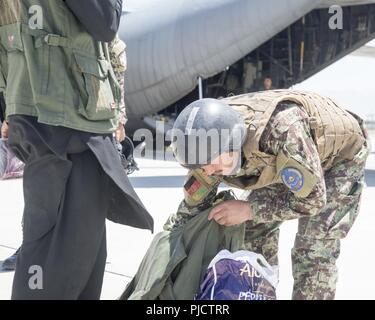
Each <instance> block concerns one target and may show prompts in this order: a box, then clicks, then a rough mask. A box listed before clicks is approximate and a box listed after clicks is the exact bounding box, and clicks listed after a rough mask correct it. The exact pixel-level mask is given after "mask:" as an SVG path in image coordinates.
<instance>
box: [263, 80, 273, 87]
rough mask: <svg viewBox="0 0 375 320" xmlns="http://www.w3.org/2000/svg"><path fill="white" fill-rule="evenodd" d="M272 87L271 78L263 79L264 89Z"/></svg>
mask: <svg viewBox="0 0 375 320" xmlns="http://www.w3.org/2000/svg"><path fill="white" fill-rule="evenodd" d="M271 87H272V80H271V79H270V78H266V79H264V89H266V90H270V89H271Z"/></svg>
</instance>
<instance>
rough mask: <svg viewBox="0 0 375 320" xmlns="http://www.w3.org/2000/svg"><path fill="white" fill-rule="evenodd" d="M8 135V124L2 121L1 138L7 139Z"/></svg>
mask: <svg viewBox="0 0 375 320" xmlns="http://www.w3.org/2000/svg"><path fill="white" fill-rule="evenodd" d="M8 135H9V126H8V124H7V123H6V122H5V121H4V122H3V124H2V126H1V137H2V138H3V139H8Z"/></svg>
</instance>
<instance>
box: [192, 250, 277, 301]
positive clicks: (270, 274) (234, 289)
mask: <svg viewBox="0 0 375 320" xmlns="http://www.w3.org/2000/svg"><path fill="white" fill-rule="evenodd" d="M277 282H278V271H277V269H276V268H275V267H271V266H270V265H269V264H268V263H267V261H266V260H265V259H264V257H263V256H262V255H260V254H257V253H254V252H250V251H244V250H243V251H237V252H235V253H230V252H229V251H228V250H223V251H220V252H219V253H218V254H217V256H216V257H215V258H214V259H213V260H212V262H211V263H210V265H209V267H208V270H207V272H206V274H205V276H204V279H203V282H202V284H201V287H200V291H199V293H198V294H197V295H196V300H276V286H277Z"/></svg>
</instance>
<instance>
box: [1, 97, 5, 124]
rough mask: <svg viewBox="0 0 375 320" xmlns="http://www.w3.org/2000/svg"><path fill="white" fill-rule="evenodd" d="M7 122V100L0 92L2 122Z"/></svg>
mask: <svg viewBox="0 0 375 320" xmlns="http://www.w3.org/2000/svg"><path fill="white" fill-rule="evenodd" d="M4 120H5V99H4V95H3V93H2V92H0V122H1V123H2V122H4Z"/></svg>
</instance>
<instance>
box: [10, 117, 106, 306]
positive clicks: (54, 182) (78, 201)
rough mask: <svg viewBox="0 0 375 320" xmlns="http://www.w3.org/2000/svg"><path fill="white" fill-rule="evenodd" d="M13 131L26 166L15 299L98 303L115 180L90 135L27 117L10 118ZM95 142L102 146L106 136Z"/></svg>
mask: <svg viewBox="0 0 375 320" xmlns="http://www.w3.org/2000/svg"><path fill="white" fill-rule="evenodd" d="M9 126H10V128H9V130H10V131H9V133H10V136H9V145H10V147H11V148H12V150H13V151H14V152H15V153H16V155H17V156H18V157H19V158H20V159H21V160H22V161H24V162H25V170H24V178H23V184H24V199H25V208H24V215H23V243H22V249H21V252H20V254H19V257H18V260H17V266H16V272H15V276H14V282H13V292H12V299H99V298H100V293H101V288H102V282H103V275H104V268H105V263H106V230H105V219H106V216H107V214H108V210H109V205H110V203H111V201H110V200H111V197H112V196H113V194H112V192H111V190H112V187H113V181H112V180H111V178H110V177H109V176H108V175H107V174H106V173H105V171H104V170H103V169H102V166H101V164H100V162H99V161H98V159H97V157H96V156H95V155H94V153H93V151H92V150H91V149H90V148H89V147H88V145H87V143H85V140H86V138H87V134H83V133H80V132H79V131H74V130H70V129H67V128H59V127H52V126H47V125H42V124H39V123H38V122H37V120H36V118H33V117H25V116H13V117H10V118H9ZM82 135H83V136H85V138H84V139H82ZM89 138H90V139H91V138H92V139H97V141H96V143H99V144H100V141H101V139H103V138H106V137H104V136H101V135H96V136H94V135H90V137H89Z"/></svg>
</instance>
